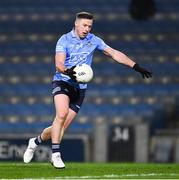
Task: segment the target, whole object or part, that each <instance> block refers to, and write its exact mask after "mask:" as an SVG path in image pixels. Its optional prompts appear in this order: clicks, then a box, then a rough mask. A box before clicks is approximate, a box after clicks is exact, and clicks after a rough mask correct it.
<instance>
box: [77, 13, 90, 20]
mask: <svg viewBox="0 0 179 180" xmlns="http://www.w3.org/2000/svg"><path fill="white" fill-rule="evenodd" d="M76 19H93V15H92V14H91V13H89V12H79V13H77V14H76Z"/></svg>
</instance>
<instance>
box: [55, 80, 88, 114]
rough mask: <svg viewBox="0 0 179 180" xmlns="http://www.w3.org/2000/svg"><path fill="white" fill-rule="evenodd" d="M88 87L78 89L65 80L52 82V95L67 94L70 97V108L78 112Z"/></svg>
mask: <svg viewBox="0 0 179 180" xmlns="http://www.w3.org/2000/svg"><path fill="white" fill-rule="evenodd" d="M85 92H86V89H78V88H76V87H74V86H71V85H70V84H68V83H67V82H65V81H53V82H52V95H53V97H54V96H55V95H57V94H66V95H67V96H68V97H69V98H70V105H69V107H70V109H72V110H73V111H75V112H76V113H78V111H79V110H80V107H81V105H82V103H83V100H84V97H85Z"/></svg>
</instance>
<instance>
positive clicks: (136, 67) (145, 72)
mask: <svg viewBox="0 0 179 180" xmlns="http://www.w3.org/2000/svg"><path fill="white" fill-rule="evenodd" d="M133 69H134V70H135V71H137V72H139V73H141V75H142V77H143V78H144V79H145V78H151V77H152V72H150V71H148V70H146V69H144V68H142V67H140V66H139V64H137V63H136V64H134V66H133Z"/></svg>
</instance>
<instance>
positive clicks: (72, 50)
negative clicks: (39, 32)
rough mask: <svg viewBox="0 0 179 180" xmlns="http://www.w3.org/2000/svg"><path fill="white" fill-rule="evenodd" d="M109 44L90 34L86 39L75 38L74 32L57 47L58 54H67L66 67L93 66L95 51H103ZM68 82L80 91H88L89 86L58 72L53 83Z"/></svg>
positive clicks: (63, 36)
mask: <svg viewBox="0 0 179 180" xmlns="http://www.w3.org/2000/svg"><path fill="white" fill-rule="evenodd" d="M106 47H108V45H107V44H105V43H104V41H103V40H102V39H100V38H99V37H97V36H95V35H94V34H91V33H89V34H88V35H87V36H86V37H85V38H84V39H79V38H77V37H76V36H75V33H74V30H72V31H71V32H69V33H67V34H64V35H62V36H61V38H60V39H59V40H58V42H57V45H56V53H58V52H64V53H66V60H65V67H67V68H71V67H72V66H75V65H78V64H82V63H86V64H88V65H90V66H91V63H92V60H93V54H94V51H95V49H98V50H101V51H103V50H104V49H105V48H106ZM60 80H63V81H66V82H69V83H70V84H72V85H74V86H75V87H77V88H80V89H86V88H87V84H81V83H77V82H74V81H73V80H72V79H71V78H70V77H69V76H67V75H65V74H62V73H60V72H58V71H56V73H55V75H54V78H53V81H60Z"/></svg>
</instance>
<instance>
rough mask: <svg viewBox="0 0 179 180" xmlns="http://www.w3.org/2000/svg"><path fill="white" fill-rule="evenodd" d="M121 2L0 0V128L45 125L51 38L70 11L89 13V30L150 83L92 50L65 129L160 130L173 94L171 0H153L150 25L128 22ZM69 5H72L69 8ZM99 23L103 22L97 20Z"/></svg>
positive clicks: (176, 91) (176, 47) (177, 25)
mask: <svg viewBox="0 0 179 180" xmlns="http://www.w3.org/2000/svg"><path fill="white" fill-rule="evenodd" d="M129 2H130V1H129V0H121V1H120V2H119V1H118V0H111V1H110V4H109V2H108V1H107V0H96V1H95V4H94V3H92V2H91V1H90V0H86V1H79V0H76V1H71V0H66V1H63V2H62V1H59V0H51V1H48V0H43V1H42V0H38V1H36V0H26V1H23V0H13V1H7V0H1V1H0V13H1V16H0V27H1V28H0V74H1V76H0V130H1V132H22V131H25V132H39V131H41V129H42V127H45V126H47V125H49V124H50V123H51V122H52V118H53V115H54V109H53V100H52V98H51V79H52V76H53V73H54V71H55V68H54V53H55V45H56V41H57V40H58V38H59V37H60V36H61V35H62V34H63V33H66V32H67V31H70V30H71V28H72V25H73V24H72V23H73V20H74V15H75V13H76V12H78V11H82V10H83V11H84V10H85V11H91V12H92V13H94V14H95V16H96V20H95V25H94V29H93V32H95V33H97V35H99V36H100V37H102V38H103V39H104V40H105V41H106V42H107V43H108V44H109V45H111V46H112V47H114V48H117V49H120V50H121V51H123V52H124V53H126V54H128V55H129V56H130V57H132V58H133V59H135V60H136V61H137V62H139V63H141V64H143V65H144V66H145V67H148V68H149V69H151V71H153V73H154V76H153V78H152V79H151V80H143V79H142V78H141V77H140V75H139V74H136V73H135V72H134V71H133V70H131V69H129V68H126V67H124V66H121V65H118V64H116V63H114V62H113V61H111V60H107V57H105V56H103V55H101V54H99V53H96V56H95V59H94V63H93V68H94V71H95V76H94V79H93V81H92V83H91V84H89V90H88V91H87V97H86V100H85V103H84V105H83V107H82V109H81V112H80V113H79V116H78V118H77V119H76V120H75V121H74V122H73V124H72V126H71V127H70V128H69V130H68V131H71V132H90V131H91V129H92V127H93V121H95V119H98V118H104V119H105V120H106V121H109V123H112V122H115V121H116V120H117V119H118V120H123V121H127V120H129V121H132V120H134V119H135V117H137V118H138V119H140V120H141V121H146V122H147V123H149V124H150V125H151V127H152V132H154V131H155V130H156V129H160V128H164V127H165V126H166V119H165V117H164V116H165V113H166V112H167V108H168V107H173V106H175V105H176V104H177V98H178V96H179V84H178V82H179V78H178V75H179V71H178V69H179V56H178V52H179V44H178V40H179V36H178V31H179V21H178V20H179V1H178V0H172V1H170V0H165V1H163V0H156V8H157V13H156V16H155V17H154V18H153V19H151V20H150V21H140V22H138V21H135V20H133V19H131V17H130V15H129V13H128V5H129ZM69 7H73V8H69ZM104 20H105V21H104Z"/></svg>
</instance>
